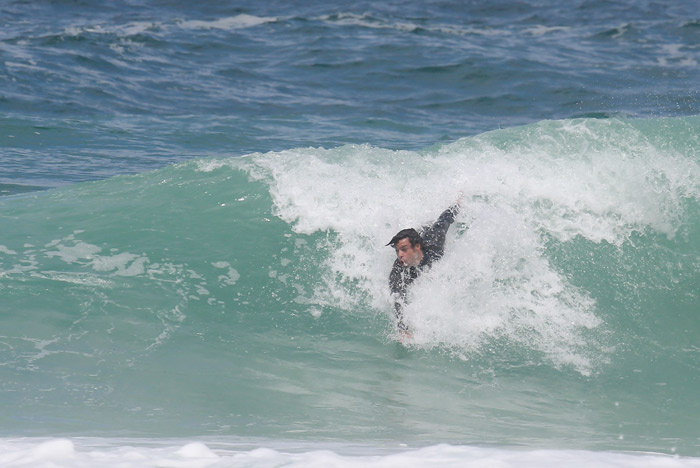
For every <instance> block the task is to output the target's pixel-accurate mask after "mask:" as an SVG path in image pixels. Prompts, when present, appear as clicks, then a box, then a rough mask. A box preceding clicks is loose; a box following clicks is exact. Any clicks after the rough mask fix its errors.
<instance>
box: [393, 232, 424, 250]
mask: <svg viewBox="0 0 700 468" xmlns="http://www.w3.org/2000/svg"><path fill="white" fill-rule="evenodd" d="M406 238H408V241H409V242H410V243H411V247H415V246H416V245H417V244H420V245H421V247H422V246H423V238H422V237H421V236H420V234H418V231H416V230H415V229H413V228H409V229H402V230H401V231H399V232H397V233H396V235H395V236H394V237H392V238H391V240H390V241H389V243H388V244H387V245H390V246H392V247H394V246H395V245H396V244H398V243H399V241H400V240H401V239H406Z"/></svg>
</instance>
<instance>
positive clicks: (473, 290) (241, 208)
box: [0, 118, 700, 456]
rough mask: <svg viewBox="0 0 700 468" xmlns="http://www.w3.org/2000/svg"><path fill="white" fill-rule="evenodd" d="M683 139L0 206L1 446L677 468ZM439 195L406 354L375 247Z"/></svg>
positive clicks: (688, 351) (639, 132) (684, 231)
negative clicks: (436, 247)
mask: <svg viewBox="0 0 700 468" xmlns="http://www.w3.org/2000/svg"><path fill="white" fill-rule="evenodd" d="M698 128H699V122H698V120H697V118H683V119H660V120H656V121H649V120H646V121H630V122H625V121H620V120H603V121H601V120H585V119H584V120H570V121H550V122H542V123H539V124H536V125H531V126H527V127H519V128H514V129H509V130H498V131H494V132H489V133H486V134H483V135H480V136H478V137H475V138H467V139H463V140H459V141H457V142H455V143H450V144H446V145H442V146H437V147H434V148H432V149H428V150H424V151H422V152H413V151H393V150H386V149H381V148H377V147H371V146H367V145H365V146H345V147H340V148H336V149H332V150H324V149H312V148H307V149H303V148H302V149H295V150H289V151H283V152H276V153H266V154H253V155H250V156H246V157H243V158H213V159H199V160H194V161H190V162H186V163H181V164H178V165H174V166H169V167H166V168H164V169H160V170H157V171H153V172H145V173H141V174H138V175H131V176H119V177H114V178H110V179H108V180H104V181H99V182H89V183H82V184H78V185H73V186H69V187H66V188H61V189H54V190H50V191H43V192H35V193H29V194H22V195H14V196H11V197H5V198H3V199H2V201H1V204H0V209H1V212H2V224H3V226H4V228H3V230H4V235H3V246H2V247H0V252H1V253H0V272H1V273H0V275H1V279H2V283H1V285H0V287H1V288H2V295H3V303H2V315H1V316H2V330H3V332H2V345H3V365H2V367H0V373H1V374H2V379H0V381H2V392H3V395H4V399H5V401H6V402H7V403H6V405H7V406H6V408H7V409H6V411H5V415H4V419H5V421H7V423H5V426H4V427H5V428H4V429H3V432H4V434H5V435H6V436H12V435H16V434H17V433H18V432H19V433H21V434H24V435H32V436H50V435H81V436H98V435H100V436H111V437H118V436H120V435H129V436H130V437H134V436H140V437H195V436H202V435H215V436H238V437H258V438H260V437H265V438H271V439H279V440H284V439H298V440H328V441H338V442H339V441H344V442H356V443H391V442H392V441H397V440H398V441H402V443H407V444H410V445H421V444H426V443H428V444H433V443H441V442H448V443H453V444H465V443H466V444H477V445H483V446H505V447H539V448H547V447H551V446H552V445H554V446H555V447H558V448H569V449H585V450H635V451H653V452H663V453H677V454H682V455H692V456H697V455H698V452H697V443H698V439H697V432H696V428H697V417H696V416H697V410H698V401H697V395H696V393H697V392H696V388H697V384H698V373H697V362H698V360H697V359H698V347H697V339H698V333H699V331H700V330H698V326H697V320H696V313H697V305H698V296H697V294H698V291H697V284H698V271H700V270H699V258H698V254H697V252H698V250H697V246H698V239H699V237H698V236H699V234H700V233H699V232H698V228H699V227H700V225H699V223H698V221H699V219H700V218H698V207H699V205H698V194H699V193H700V192H698V188H699V185H698V181H699V180H700V178H699V177H698V176H699V175H700V165H699V164H698V159H697V152H696V149H695V146H693V145H694V144H695V142H694V139H695V135H697V132H698ZM662 132H663V135H664V138H663V139H661V138H660V135H661V134H662ZM669 135H670V136H669ZM584 148H585V150H586V151H583V150H582V149H584ZM397 166H401V167H402V171H401V172H399V173H397V172H396V169H395V168H396V167H397ZM562 174H565V175H566V177H562ZM460 191H461V192H462V193H463V196H464V198H465V204H464V210H463V214H461V215H460V217H459V218H458V220H457V223H456V226H455V228H453V230H452V231H450V236H449V240H448V246H447V253H446V256H445V258H444V260H443V261H442V262H441V263H440V264H439V266H436V268H434V269H433V270H432V271H431V272H430V274H429V275H426V276H425V277H424V278H421V281H420V282H419V283H418V284H417V285H416V288H415V289H414V291H412V294H413V302H412V303H411V304H410V306H409V307H408V309H407V321H408V323H409V324H410V326H411V327H412V328H413V330H414V341H413V343H411V344H409V345H408V346H407V347H404V346H402V345H400V344H398V343H397V342H395V341H394V339H393V338H394V336H393V335H394V331H393V325H392V322H391V320H390V313H389V310H390V307H389V298H388V292H387V290H386V289H387V288H386V275H387V271H388V269H389V267H390V265H391V262H392V255H393V254H392V251H391V249H388V248H386V247H384V246H383V244H384V243H385V242H386V239H387V238H389V237H391V235H392V234H393V231H395V229H396V226H400V225H403V224H408V225H419V224H421V223H424V222H427V221H429V220H430V219H432V217H434V216H436V215H437V214H439V213H438V211H439V208H438V209H437V210H436V209H435V208H434V207H442V206H446V205H447V204H448V203H449V202H450V201H451V200H452V199H453V198H454V196H455V194H457V193H458V192H460ZM408 194H410V196H411V198H416V199H420V200H423V201H424V203H421V204H420V206H414V205H408V204H406V203H405V197H406V196H407V195H408Z"/></svg>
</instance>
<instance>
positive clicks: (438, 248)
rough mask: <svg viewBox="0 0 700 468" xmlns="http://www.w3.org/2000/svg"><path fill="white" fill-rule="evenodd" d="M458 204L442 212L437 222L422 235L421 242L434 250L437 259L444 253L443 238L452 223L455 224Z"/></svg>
mask: <svg viewBox="0 0 700 468" xmlns="http://www.w3.org/2000/svg"><path fill="white" fill-rule="evenodd" d="M459 209H460V206H459V204H455V205H452V206H451V207H449V208H448V209H446V210H445V211H443V212H442V214H441V215H440V216H439V217H438V219H437V221H435V223H434V224H433V225H432V226H430V228H429V229H428V230H427V231H425V233H424V234H423V240H425V243H426V244H427V245H429V246H430V247H431V248H433V249H434V250H435V252H436V253H437V255H438V257H441V256H442V254H443V253H444V251H445V237H446V236H447V230H448V229H449V228H450V226H451V225H452V223H454V222H455V216H457V213H459Z"/></svg>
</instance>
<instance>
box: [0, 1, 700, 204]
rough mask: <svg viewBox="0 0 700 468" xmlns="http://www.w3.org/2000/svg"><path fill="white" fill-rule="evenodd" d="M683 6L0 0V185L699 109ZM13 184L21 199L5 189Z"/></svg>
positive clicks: (695, 29)
mask: <svg viewBox="0 0 700 468" xmlns="http://www.w3.org/2000/svg"><path fill="white" fill-rule="evenodd" d="M696 7H697V5H694V3H693V2H682V3H677V2H653V1H640V2H634V3H633V4H625V5H621V4H620V5H618V4H615V3H610V2H606V1H575V2H567V3H566V4H565V5H564V4H561V3H560V2H554V1H552V2H535V1H529V2H488V4H485V3H483V2H438V1H428V2H404V1H393V2H383V3H380V4H377V3H375V2H353V3H348V2H338V3H334V2H304V4H303V5H294V4H289V3H287V2H259V3H258V4H256V5H255V6H251V5H246V4H243V3H237V2H232V3H223V4H217V5H208V4H206V3H205V4H201V5H200V4H197V5H193V4H192V3H191V2H176V1H174V2H146V3H145V4H143V2H128V1H118V2H112V3H110V4H93V3H92V2H70V1H59V2H33V3H26V2H11V1H8V2H3V3H2V5H1V6H0V21H1V22H2V28H0V79H1V80H2V87H1V88H0V119H2V120H1V121H0V123H1V125H2V126H1V128H2V135H0V138H2V148H3V149H2V151H3V154H2V157H3V164H2V166H1V167H0V182H2V183H4V184H13V185H22V186H40V187H50V186H56V185H63V184H66V183H73V182H78V181H82V180H93V179H99V178H104V177H109V176H111V175H115V174H121V173H132V172H140V171H143V170H148V169H153V168H157V167H161V166H163V165H167V164H169V163H172V162H174V161H181V160H185V159H190V158H195V157H202V156H212V155H214V156H219V155H221V154H229V155H242V154H246V153H250V152H254V151H269V150H281V149H288V148H294V147H305V146H323V147H334V146H337V145H342V144H347V143H371V144H373V145H377V146H380V147H387V148H392V149H404V148H405V149H419V148H424V147H428V146H431V145H433V144H435V143H437V142H445V141H454V140H456V139H458V138H461V137H465V136H471V135H475V134H479V133H482V132H484V131H488V130H492V129H496V128H503V127H511V126H515V125H521V124H526V123H532V122H537V121H540V120H544V119H562V118H572V117H581V116H595V117H603V118H604V117H609V116H622V117H633V118H643V117H658V116H679V115H695V114H697V113H698V110H699V108H700V96H699V95H698V81H699V79H698V74H697V66H698V59H699V57H700V51H698V47H697V42H698V38H699V37H700V23H699V21H700V19H698V13H697V8H696ZM6 190H9V191H18V190H22V189H21V188H18V187H14V188H9V189H6Z"/></svg>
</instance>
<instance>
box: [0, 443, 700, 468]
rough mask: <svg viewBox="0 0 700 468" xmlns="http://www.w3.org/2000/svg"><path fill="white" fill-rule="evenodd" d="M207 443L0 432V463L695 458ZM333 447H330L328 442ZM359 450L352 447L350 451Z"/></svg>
mask: <svg viewBox="0 0 700 468" xmlns="http://www.w3.org/2000/svg"><path fill="white" fill-rule="evenodd" d="M215 444H216V445H217V446H219V447H221V448H216V449H212V448H210V447H209V446H208V445H207V444H206V443H205V442H201V441H190V442H187V441H183V442H180V443H177V441H161V440H141V441H139V440H125V441H120V440H109V439H105V440H99V439H75V440H69V439H31V438H24V439H2V440H0V465H2V466H3V467H6V468H20V467H22V468H23V467H32V468H43V467H46V468H48V467H51V468H92V467H95V466H99V467H100V468H117V467H118V468H127V467H128V468H141V467H144V468H145V467H156V466H168V467H179V468H206V467H228V468H263V467H271V466H285V467H289V468H297V467H298V468H302V467H303V468H307V467H312V466H323V467H329V468H331V467H333V468H354V467H362V468H367V467H373V468H423V467H433V466H440V467H445V468H450V467H455V468H457V467H459V468H462V467H465V466H469V467H487V466H488V467H492V466H498V467H502V468H541V467H542V466H567V467H572V468H576V467H581V468H583V467H590V466H595V467H596V468H625V467H634V468H638V467H653V468H685V467H700V459H698V458H683V457H675V456H668V455H660V454H646V453H638V454H635V453H614V452H592V451H574V450H509V449H502V448H481V447H468V446H452V445H435V446H430V447H425V448H417V449H408V448H405V449H391V450H387V449H381V448H377V447H369V446H368V447H360V448H358V447H349V448H348V449H346V450H345V451H347V452H350V453H349V454H345V453H343V452H344V450H343V447H340V448H336V447H330V448H329V447H328V446H324V445H320V444H319V445H318V447H314V446H313V445H311V444H306V445H304V446H302V447H300V448H297V449H293V450H286V449H274V448H265V447H264V446H261V447H258V448H252V449H251V448H244V447H243V446H241V445H239V444H226V443H224V444H222V443H220V442H216V443H215ZM334 449H335V450H334ZM358 451H359V452H360V454H356V453H357V452H358Z"/></svg>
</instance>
